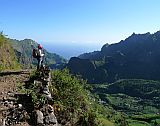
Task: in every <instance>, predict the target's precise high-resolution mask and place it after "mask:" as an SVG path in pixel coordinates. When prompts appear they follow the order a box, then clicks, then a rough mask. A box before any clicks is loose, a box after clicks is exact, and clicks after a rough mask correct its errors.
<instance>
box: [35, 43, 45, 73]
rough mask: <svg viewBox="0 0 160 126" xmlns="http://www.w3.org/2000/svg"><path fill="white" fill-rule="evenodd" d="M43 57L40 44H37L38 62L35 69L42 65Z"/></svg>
mask: <svg viewBox="0 0 160 126" xmlns="http://www.w3.org/2000/svg"><path fill="white" fill-rule="evenodd" d="M43 57H44V54H43V53H42V46H41V45H40V44H38V53H37V60H38V64H37V70H39V69H40V68H41V67H42V65H43Z"/></svg>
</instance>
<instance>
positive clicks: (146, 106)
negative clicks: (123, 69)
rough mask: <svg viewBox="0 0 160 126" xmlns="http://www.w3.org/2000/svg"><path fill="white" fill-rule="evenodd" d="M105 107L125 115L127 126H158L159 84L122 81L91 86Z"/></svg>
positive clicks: (131, 80) (144, 81)
mask: <svg viewBox="0 0 160 126" xmlns="http://www.w3.org/2000/svg"><path fill="white" fill-rule="evenodd" d="M92 86H93V90H92V92H93V93H96V94H97V95H98V96H99V97H100V99H101V100H102V101H103V104H104V105H105V106H112V107H113V108H114V109H115V110H116V111H119V112H123V113H125V117H126V121H127V122H128V125H129V126H152V125H155V124H156V125H159V124H160V123H159V120H160V119H159V118H160V114H159V113H160V111H159V110H160V100H159V96H160V82H159V81H153V80H142V79H123V80H119V81H116V82H115V83H112V84H107V83H106V84H94V85H93V84H92Z"/></svg>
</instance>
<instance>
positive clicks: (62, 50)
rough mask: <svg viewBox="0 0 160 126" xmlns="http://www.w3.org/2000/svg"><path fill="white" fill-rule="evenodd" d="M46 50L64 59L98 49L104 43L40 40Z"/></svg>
mask: <svg viewBox="0 0 160 126" xmlns="http://www.w3.org/2000/svg"><path fill="white" fill-rule="evenodd" d="M40 43H41V44H42V45H43V47H44V48H45V49H47V51H49V52H51V53H57V54H58V55H60V56H63V57H64V58H66V59H70V58H71V57H74V56H79V55H80V54H83V53H89V52H93V51H100V50H101V47H102V46H103V45H104V44H105V43H104V44H97V43H94V44H92V43H88V42H87V43H82V42H81V43H78V42H49V43H48V42H40Z"/></svg>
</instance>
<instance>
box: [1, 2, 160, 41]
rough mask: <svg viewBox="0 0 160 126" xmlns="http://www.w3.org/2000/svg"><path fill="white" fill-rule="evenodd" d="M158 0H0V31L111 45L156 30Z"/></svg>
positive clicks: (41, 38)
mask: <svg viewBox="0 0 160 126" xmlns="http://www.w3.org/2000/svg"><path fill="white" fill-rule="evenodd" d="M159 6H160V0H0V12H1V15H0V30H1V31H4V33H5V34H7V35H8V36H9V37H11V38H16V39H24V38H31V39H33V40H35V41H41V42H47V43H51V42H52V43H53V42H60V43H63V42H65V43H67V42H75V43H76V42H77V43H84V44H85V43H92V44H104V43H114V42H119V41H120V40H122V39H125V38H126V37H128V36H129V35H131V34H132V33H133V32H135V33H145V32H151V33H154V32H156V31H158V30H160V13H159V12H160V7H159Z"/></svg>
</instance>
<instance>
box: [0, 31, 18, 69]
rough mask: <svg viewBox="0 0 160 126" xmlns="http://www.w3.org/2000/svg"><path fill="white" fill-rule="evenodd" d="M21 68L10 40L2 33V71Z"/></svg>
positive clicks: (0, 47)
mask: <svg viewBox="0 0 160 126" xmlns="http://www.w3.org/2000/svg"><path fill="white" fill-rule="evenodd" d="M11 69H12V70H13V69H14V70H16V69H20V65H19V64H18V62H17V58H16V56H15V53H14V50H13V48H12V47H11V44H10V41H9V40H8V39H7V38H6V37H5V36H4V35H3V34H2V33H1V34H0V71H3V70H11Z"/></svg>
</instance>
